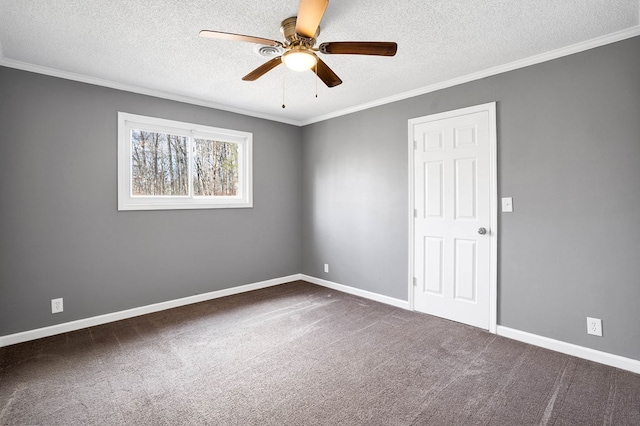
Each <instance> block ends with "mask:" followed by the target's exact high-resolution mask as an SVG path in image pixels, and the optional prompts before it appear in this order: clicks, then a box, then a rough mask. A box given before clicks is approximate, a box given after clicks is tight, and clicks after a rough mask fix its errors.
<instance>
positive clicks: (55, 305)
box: [51, 297, 64, 314]
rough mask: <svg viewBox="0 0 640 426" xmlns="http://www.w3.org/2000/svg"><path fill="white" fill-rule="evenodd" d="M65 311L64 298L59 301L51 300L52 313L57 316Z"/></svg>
mask: <svg viewBox="0 0 640 426" xmlns="http://www.w3.org/2000/svg"><path fill="white" fill-rule="evenodd" d="M63 310H64V306H63V304H62V297H61V298H59V299H51V313H52V314H57V313H58V312H62V311H63Z"/></svg>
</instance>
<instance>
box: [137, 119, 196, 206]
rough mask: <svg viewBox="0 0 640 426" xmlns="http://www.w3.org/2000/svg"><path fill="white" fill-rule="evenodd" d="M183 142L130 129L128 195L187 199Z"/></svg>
mask: <svg viewBox="0 0 640 426" xmlns="http://www.w3.org/2000/svg"><path fill="white" fill-rule="evenodd" d="M187 141H188V138H187V137H185V136H178V135H171V134H168V133H156V132H146V131H143V130H136V129H133V130H132V131H131V169H132V170H131V172H132V180H131V193H132V195H134V196H136V195H137V196H145V195H173V196H176V195H178V196H180V195H188V194H189V186H188V172H189V168H188V167H189V156H188V152H187Z"/></svg>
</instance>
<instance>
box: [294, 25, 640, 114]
mask: <svg viewBox="0 0 640 426" xmlns="http://www.w3.org/2000/svg"><path fill="white" fill-rule="evenodd" d="M638 19H639V21H640V17H639V18H638ZM638 35H640V26H635V27H632V28H628V29H624V30H621V31H617V32H615V33H611V34H608V35H605V36H602V37H597V38H594V39H591V40H587V41H583V42H580V43H576V44H573V45H571V46H566V47H563V48H560V49H556V50H552V51H550V52H545V53H542V54H539V55H535V56H530V57H528V58H525V59H520V60H518V61H514V62H510V63H508V64H504V65H499V66H497V67H493V68H488V69H486V70H482V71H478V72H476V73H472V74H467V75H464V76H461V77H457V78H454V79H451V80H447V81H443V82H441V83H436V84H432V85H430V86H425V87H421V88H419V89H415V90H411V91H409V92H404V93H399V94H397V95H393V96H389V97H387V98H382V99H378V100H376V101H373V102H368V103H366V104H361V105H357V106H354V107H350V108H345V109H342V110H339V111H335V112H332V113H329V114H325V115H321V116H317V117H313V118H310V119H308V120H303V121H302V125H303V126H306V125H309V124H313V123H317V122H320V121H325V120H329V119H332V118H336V117H340V116H343V115H347V114H352V113H354V112H358V111H364V110H367V109H370V108H375V107H377V106H381V105H386V104H390V103H393V102H398V101H402V100H404V99H409V98H414V97H416V96H420V95H424V94H427V93H431V92H435V91H437V90H442V89H447V88H449V87H453V86H458V85H460V84H464V83H469V82H471V81H475V80H480V79H483V78H487V77H491V76H494V75H497V74H502V73H504V72H507V71H513V70H516V69H519V68H524V67H528V66H531V65H536V64H539V63H542V62H547V61H551V60H553V59H557V58H561V57H563V56H569V55H573V54H574V53H579V52H583V51H585V50H589V49H594V48H596V47H600V46H604V45H607V44H611V43H615V42H617V41H622V40H626V39H628V38H631V37H635V36H638Z"/></svg>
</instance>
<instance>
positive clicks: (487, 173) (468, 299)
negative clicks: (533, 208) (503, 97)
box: [409, 103, 497, 332]
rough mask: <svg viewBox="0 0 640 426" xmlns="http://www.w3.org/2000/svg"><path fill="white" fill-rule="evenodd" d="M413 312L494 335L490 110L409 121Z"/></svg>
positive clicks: (487, 106) (492, 110) (491, 106)
mask: <svg viewBox="0 0 640 426" xmlns="http://www.w3.org/2000/svg"><path fill="white" fill-rule="evenodd" d="M409 139H410V144H411V145H413V147H412V148H413V149H412V150H411V151H413V158H412V160H413V161H412V163H413V167H412V174H413V176H412V182H411V184H412V185H411V186H412V187H413V188H412V190H413V206H412V208H413V220H412V222H413V223H412V227H411V228H412V234H413V235H412V236H411V238H410V239H411V240H412V247H411V248H410V251H411V252H412V257H413V262H412V269H413V276H412V284H413V286H412V287H413V307H414V309H415V310H417V311H421V312H426V313H428V314H432V315H437V316H439V317H443V318H447V319H450V320H454V321H458V322H462V323H465V324H469V325H473V326H476V327H480V328H484V329H487V330H491V331H493V332H495V323H496V319H495V309H496V308H495V305H496V303H495V301H496V295H495V290H496V285H495V271H496V258H495V252H496V250H495V246H496V243H495V242H496V219H495V216H496V213H497V212H496V204H497V203H496V201H495V196H496V189H495V182H496V179H495V175H496V173H495V170H496V169H495V159H496V154H495V152H496V151H495V139H496V138H495V103H491V104H485V105H479V106H477V107H471V108H464V109H461V110H456V111H451V112H447V113H442V114H436V115H431V116H427V117H421V118H416V119H412V120H410V121H409Z"/></svg>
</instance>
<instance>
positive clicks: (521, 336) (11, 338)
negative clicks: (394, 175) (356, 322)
mask: <svg viewBox="0 0 640 426" xmlns="http://www.w3.org/2000/svg"><path fill="white" fill-rule="evenodd" d="M298 280H303V281H307V282H310V283H312V284H316V285H319V286H322V287H327V288H330V289H333V290H337V291H341V292H343V293H347V294H352V295H354V296H360V297H363V298H365V299H369V300H374V301H376V302H380V303H385V304H387V305H391V306H395V307H398V308H402V309H410V307H409V302H408V301H405V300H400V299H395V298H393V297H389V296H384V295H381V294H378V293H373V292H370V291H366V290H361V289H358V288H354V287H349V286H347V285H343V284H338V283H335V282H332V281H327V280H323V279H321V278H316V277H312V276H309V275H304V274H294V275H289V276H286V277H281V278H274V279H272V280H267V281H260V282H257V283H252V284H246V285H242V286H238V287H232V288H227V289H224V290H217V291H212V292H209V293H204V294H198V295H195V296H189V297H184V298H181V299H175V300H169V301H167V302H161V303H154V304H153V305H147V306H141V307H138V308H132V309H127V310H125V311H119V312H113V313H110V314H105V315H98V316H95V317H90V318H84V319H80V320H76V321H71V322H66V323H63V324H56V325H52V326H49V327H43V328H37V329H35V330H28V331H24V332H20V333H15V334H8V335H5V336H0V347H3V346H9V345H14V344H16V343H22V342H28V341H30V340H36V339H41V338H43V337H49V336H55V335H56V334H62V333H67V332H70V331H76V330H80V329H83V328H88V327H95V326H98V325H101V324H107V323H110V322H115V321H120V320H123V319H127V318H133V317H137V316H140V315H146V314H150V313H153V312H159V311H163V310H166V309H171V308H177V307H180V306H185V305H190V304H193V303H198V302H205V301H207V300H212V299H217V298H220V297H225V296H231V295H234V294H239V293H245V292H248V291H253V290H259V289H261V288H267V287H272V286H276V285H279V284H285V283H288V282H292V281H298ZM497 334H498V335H499V336H503V337H507V338H510V339H514V340H518V341H520V342H524V343H529V344H531V345H535V346H539V347H542V348H545V349H550V350H552V351H556V352H560V353H564V354H567V355H572V356H575V357H578V358H582V359H586V360H589V361H594V362H598V363H600V364H604V365H609V366H611V367H616V368H620V369H622V370H627V371H631V372H633V373H637V374H640V361H639V360H635V359H631V358H626V357H623V356H619V355H614V354H610V353H607V352H602V351H597V350H595V349H590V348H585V347H583V346H578V345H574V344H572V343H567V342H562V341H560V340H555V339H550V338H548V337H543V336H538V335H536V334H531V333H527V332H525V331H520V330H516V329H513V328H509V327H504V326H501V325H499V326H498V327H497Z"/></svg>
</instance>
